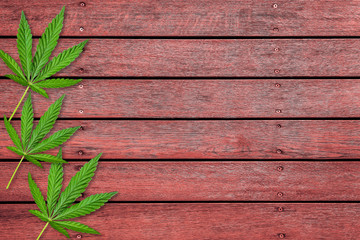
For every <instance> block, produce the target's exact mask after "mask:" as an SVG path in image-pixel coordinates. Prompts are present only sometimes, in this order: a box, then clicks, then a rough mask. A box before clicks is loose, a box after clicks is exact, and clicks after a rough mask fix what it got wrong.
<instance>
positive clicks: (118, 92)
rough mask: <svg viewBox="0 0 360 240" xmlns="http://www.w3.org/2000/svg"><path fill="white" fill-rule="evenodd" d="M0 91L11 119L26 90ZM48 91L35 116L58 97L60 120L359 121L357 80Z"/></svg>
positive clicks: (136, 83)
mask: <svg viewBox="0 0 360 240" xmlns="http://www.w3.org/2000/svg"><path fill="white" fill-rule="evenodd" d="M0 89H6V91H4V92H3V93H2V94H1V95H0V116H3V115H4V114H5V115H6V116H10V115H11V113H12V111H13V109H14V107H15V106H16V105H17V103H18V100H19V99H18V98H20V96H21V95H22V93H23V91H24V87H22V86H20V85H19V84H17V83H15V82H13V81H12V80H5V79H3V80H0ZM47 91H48V93H49V95H50V99H45V98H44V97H42V96H40V95H38V94H36V93H35V94H33V95H32V97H33V103H34V107H35V116H36V117H40V116H41V115H42V114H43V113H44V112H45V111H46V109H47V108H48V107H49V105H50V104H51V103H52V102H54V101H55V100H56V99H58V98H59V97H60V96H61V95H62V94H66V98H65V100H64V105H63V108H62V110H61V115H60V116H61V117H62V118H79V117H80V118H97V117H101V118H279V117H281V118H283V117H286V118H290V117H311V118H316V117H360V106H359V104H358V103H359V102H360V80H358V79H289V80H288V79H254V80H235V79H225V80H219V79H216V80H209V79H201V80H180V79H179V80H178V79H176V80H165V79H161V80H159V79H155V80H135V79H129V80H117V79H111V80H106V79H86V80H83V81H82V82H81V83H80V84H78V85H77V86H74V87H70V88H66V89H49V90H47ZM14 96H18V97H14ZM276 109H281V113H276ZM79 110H83V112H82V113H80V112H79ZM20 116H21V111H19V112H18V113H17V114H16V115H15V117H20Z"/></svg>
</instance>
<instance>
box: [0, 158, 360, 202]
mask: <svg viewBox="0 0 360 240" xmlns="http://www.w3.org/2000/svg"><path fill="white" fill-rule="evenodd" d="M83 164H84V162H70V163H69V164H65V165H64V172H65V180H64V185H65V186H66V185H67V184H68V182H69V180H70V178H71V177H72V176H74V175H75V173H76V172H77V171H78V170H79V168H80V166H82V165H83ZM16 165H17V163H16V162H11V163H9V162H2V163H1V164H0V168H1V169H2V174H1V175H0V201H33V199H32V197H31V194H30V191H29V186H28V184H27V174H28V172H31V175H32V176H33V178H34V179H35V181H36V183H37V184H38V186H39V187H40V189H41V191H42V192H43V193H46V192H47V175H48V172H49V167H50V164H47V163H44V164H43V165H44V169H40V168H38V167H36V166H35V165H33V164H31V163H27V162H26V163H23V164H22V165H21V166H20V169H19V171H18V173H17V175H16V176H15V179H14V180H13V183H12V185H11V187H10V189H9V190H5V186H6V185H7V183H8V181H9V179H10V176H11V175H12V173H13V171H14V169H15V168H16ZM359 181H360V166H359V164H358V162H348V161H341V162H339V161H334V162H303V161H301V162H293V161H291V162H279V161H275V162H268V161H265V162H264V161H256V162H254V161H240V162H152V161H148V162H100V164H99V167H98V169H97V172H96V174H95V176H94V178H93V181H92V182H91V185H90V186H89V187H88V190H87V191H86V192H85V193H84V197H87V196H89V195H92V194H96V193H100V192H111V191H118V192H119V194H117V195H116V196H115V197H113V198H112V200H113V201H359V200H360V197H359V196H360V187H359V184H358V182H359ZM279 193H281V194H279Z"/></svg>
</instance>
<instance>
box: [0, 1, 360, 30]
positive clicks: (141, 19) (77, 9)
mask: <svg viewBox="0 0 360 240" xmlns="http://www.w3.org/2000/svg"><path fill="white" fill-rule="evenodd" d="M84 2H85V3H86V6H84V7H82V6H81V5H80V1H71V0H64V1H52V2H49V1H45V0H36V1H35V0H30V1H19V0H17V1H13V0H3V1H1V3H0V12H1V13H3V14H2V17H1V18H0V24H1V25H2V26H7V27H6V28H3V29H2V30H1V35H3V36H8V35H12V36H14V35H16V33H17V28H18V25H19V21H20V12H21V10H24V11H25V13H26V15H27V17H28V19H29V22H30V26H31V27H32V31H33V34H34V35H37V36H39V35H41V34H42V32H43V31H44V29H45V27H46V26H47V24H48V23H49V22H50V21H51V19H52V18H53V17H54V16H55V15H56V14H57V13H58V12H59V11H60V9H61V7H62V6H64V5H65V6H66V14H65V16H66V17H65V26H64V30H63V32H62V35H63V36H358V35H359V33H358V29H360V23H359V22H360V21H359V20H360V18H359V15H360V10H359V9H360V8H359V6H360V1H359V0H351V1H335V0H320V1H310V2H309V1H305V0H300V1H285V0H279V1H266V0H235V1H234V0H223V1H213V0H194V1H187V0H176V1H175V0H157V1H155V0H133V1H127V0H117V1H114V0H111V1H102V0H89V1H84ZM274 3H276V4H277V8H274V7H273V4H274ZM80 27H83V28H84V30H83V31H80V30H79V28H80Z"/></svg>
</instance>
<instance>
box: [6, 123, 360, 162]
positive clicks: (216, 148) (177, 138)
mask: <svg viewBox="0 0 360 240" xmlns="http://www.w3.org/2000/svg"><path fill="white" fill-rule="evenodd" d="M14 123H15V124H14V125H15V126H16V129H19V127H20V126H19V121H14ZM278 124H280V126H281V128H279V126H278ZM74 126H83V128H84V130H79V131H78V132H77V133H75V135H74V136H73V137H72V138H71V140H69V141H68V142H67V143H66V144H65V145H64V157H65V158H70V159H88V158H92V157H94V156H96V155H97V154H98V153H99V152H104V155H103V158H104V159H168V158H173V159H278V158H279V159H288V158H290V159H302V158H305V159H346V158H357V159H359V158H360V147H359V146H360V144H359V142H360V121H359V120H255V121H253V120H230V121H226V120H214V121H206V120H201V121H200V120H198V121H196V120H195V121H194V120H193V121H182V120H177V121H173V120H171V121H163V120H146V121H128V120H104V121H100V120H74V121H73V120H71V121H66V120H63V121H58V124H57V126H56V128H55V129H63V128H66V127H74ZM9 145H12V143H11V140H10V138H9V137H8V136H7V133H6V130H5V129H4V126H0V146H1V148H0V158H1V159H9V158H15V159H18V156H17V155H15V154H13V153H12V152H11V151H9V150H7V149H6V148H5V146H9ZM79 151H81V152H80V153H81V154H80V155H79ZM51 153H54V154H55V153H56V151H52V152H51Z"/></svg>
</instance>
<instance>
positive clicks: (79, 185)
mask: <svg viewBox="0 0 360 240" xmlns="http://www.w3.org/2000/svg"><path fill="white" fill-rule="evenodd" d="M57 157H58V158H62V153H61V149H60V151H59V153H58V155H57ZM100 157H101V153H100V154H99V155H97V156H96V157H95V158H93V159H91V160H90V161H89V162H87V163H85V164H84V166H83V167H82V168H81V169H80V171H79V172H77V173H76V175H75V176H73V177H72V178H71V180H70V182H69V184H68V186H67V187H66V188H65V190H64V191H63V192H62V193H61V194H60V191H61V187H62V181H63V167H62V164H61V163H53V164H51V168H50V172H49V176H48V191H47V201H46V202H47V203H45V200H44V197H43V195H42V194H41V192H40V190H39V188H38V187H37V185H36V183H35V181H34V180H33V179H32V177H31V174H30V172H29V176H28V181H29V187H30V191H31V194H32V196H33V198H34V200H35V203H36V205H37V206H38V208H39V210H40V211H38V210H29V212H30V213H32V214H33V215H35V216H37V217H38V218H40V220H42V221H44V222H46V225H45V227H44V228H43V230H42V231H41V233H40V235H39V236H38V238H37V239H40V237H41V235H42V234H43V232H44V231H45V229H46V228H47V226H48V225H49V224H50V226H51V227H53V228H54V229H55V230H57V231H58V232H60V233H62V234H64V235H65V236H66V237H67V238H70V236H69V233H68V232H67V231H66V229H69V230H73V231H77V232H83V233H91V234H100V233H99V232H98V231H96V230H95V229H93V228H91V227H89V226H86V225H84V224H82V223H79V222H74V221H61V220H67V219H71V218H76V217H80V216H85V215H87V214H90V213H92V212H94V211H95V210H97V209H99V208H100V207H102V206H103V205H104V204H105V203H106V202H107V201H109V199H110V198H112V197H113V196H114V195H115V194H117V192H110V193H99V194H95V195H92V196H90V197H87V198H85V199H84V200H82V201H81V202H79V203H76V204H73V203H74V201H75V200H76V199H77V198H78V197H80V196H81V194H82V193H83V192H84V191H85V189H86V187H87V186H88V185H89V183H90V181H91V179H92V177H93V176H94V173H95V170H96V167H97V164H98V161H99V158H100ZM59 194H60V197H59ZM65 228H66V229H65Z"/></svg>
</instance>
